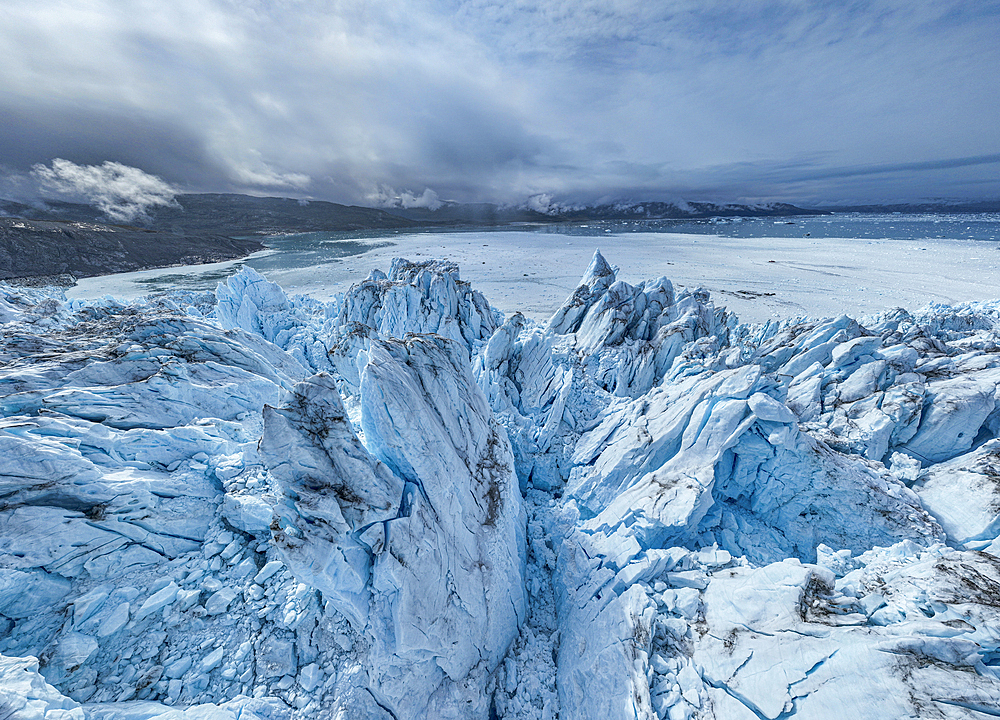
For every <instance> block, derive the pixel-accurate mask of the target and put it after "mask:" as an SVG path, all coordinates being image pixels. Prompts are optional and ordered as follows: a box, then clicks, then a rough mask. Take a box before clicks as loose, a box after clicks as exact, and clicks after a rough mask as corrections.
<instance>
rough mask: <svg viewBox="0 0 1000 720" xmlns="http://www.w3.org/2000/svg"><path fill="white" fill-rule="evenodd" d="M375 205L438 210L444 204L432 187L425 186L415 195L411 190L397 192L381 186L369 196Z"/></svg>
mask: <svg viewBox="0 0 1000 720" xmlns="http://www.w3.org/2000/svg"><path fill="white" fill-rule="evenodd" d="M368 200H370V201H371V202H372V203H373V204H374V205H377V206H379V207H385V208H403V209H406V210H409V209H410V208H427V209H428V210H437V209H438V208H439V207H441V206H442V205H444V203H443V202H441V199H440V198H439V197H438V194H437V193H436V192H434V191H433V190H431V189H430V188H424V191H423V193H421V194H420V195H415V194H413V193H412V192H410V191H409V190H403V191H402V192H396V191H395V190H393V189H392V188H390V187H385V186H381V185H380V186H379V187H378V188H377V189H376V190H375V192H374V193H372V194H371V195H369V196H368Z"/></svg>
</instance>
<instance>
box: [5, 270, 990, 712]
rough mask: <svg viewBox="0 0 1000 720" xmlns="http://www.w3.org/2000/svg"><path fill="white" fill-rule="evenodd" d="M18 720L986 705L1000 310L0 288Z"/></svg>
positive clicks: (613, 284)
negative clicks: (544, 305)
mask: <svg viewBox="0 0 1000 720" xmlns="http://www.w3.org/2000/svg"><path fill="white" fill-rule="evenodd" d="M0 323H2V325H0V330H2V333H3V335H2V337H3V344H2V346H0V361H2V365H0V390H2V391H0V409H2V417H0V708H2V709H3V710H5V711H7V712H8V713H9V714H11V716H12V717H18V718H57V717H58V718H80V719H83V718H122V717H124V718H136V719H146V718H149V719H152V718H158V719H160V720H171V719H173V718H177V719H178V720H180V719H181V718H195V717H197V718H209V719H211V720H215V719H216V718H218V719H220V720H222V719H226V720H229V719H232V720H236V718H244V719H246V718H260V719H261V720H271V719H274V718H325V717H343V718H370V719H372V720H376V719H377V720H387V719H389V718H393V719H395V720H402V719H403V718H407V719H410V718H413V719H416V718H483V719H484V720H485V719H486V718H509V719H511V720H513V719H515V718H516V719H519V720H520V719H525V720H526V719H528V718H555V717H557V716H558V717H564V718H574V719H576V718H581V719H587V718H594V719H595V720H619V719H624V718H642V719H643V720H646V719H651V718H658V719H660V720H662V719H664V718H669V719H670V720H688V719H689V718H719V719H720V720H722V719H742V718H747V719H749V720H753V719H759V718H768V719H777V718H791V717H801V718H828V717H838V718H840V717H859V718H886V717H894V718H895V717H898V718H905V717H912V718H924V717H946V718H959V717H968V718H978V717H984V716H993V715H996V714H997V710H996V709H997V708H998V707H1000V634H998V631H997V628H998V627H1000V509H998V508H1000V438H998V436H1000V326H998V323H1000V303H976V304H968V305H963V306H957V307H945V306H938V305H932V306H928V307H927V308H925V309H923V310H921V311H919V312H916V313H912V314H911V313H907V312H905V311H902V310H894V311H890V312H886V313H884V314H882V315H879V316H877V317H871V318H858V319H852V318H848V317H840V318H833V319H820V320H789V321H784V322H781V323H769V324H766V325H763V326H752V325H740V324H739V323H738V321H737V319H736V318H735V317H733V316H732V315H730V314H729V313H727V312H726V310H725V309H723V308H717V307H715V306H714V304H713V303H712V301H711V298H710V297H709V295H708V293H707V292H705V291H704V290H700V289H696V290H694V291H689V290H682V291H679V292H678V291H677V290H675V289H674V287H673V286H672V285H671V283H670V282H669V281H668V280H667V279H666V278H659V279H656V280H652V281H648V282H645V283H641V284H639V285H630V284H628V283H625V282H622V281H620V280H618V278H617V273H616V270H615V269H614V268H613V267H612V266H611V265H610V264H609V263H608V262H607V261H606V260H605V259H604V258H603V257H602V256H601V255H600V254H599V253H597V254H595V256H594V258H593V261H592V263H591V264H590V267H589V268H588V269H587V271H586V273H585V274H584V277H583V279H582V280H581V283H580V286H579V287H578V288H577V289H576V290H575V291H574V292H573V293H572V295H571V296H570V297H569V298H568V299H567V300H566V302H565V303H564V304H563V305H562V306H561V307H560V308H559V310H558V311H557V312H556V313H555V314H554V315H553V317H552V318H551V320H550V321H549V322H548V323H547V324H545V325H538V324H535V323H533V322H531V321H529V320H526V319H525V318H524V317H523V316H521V315H520V314H515V315H513V316H511V317H509V318H504V317H503V316H502V315H501V314H500V313H499V312H497V311H495V310H494V309H492V308H491V307H490V305H489V303H488V302H487V300H486V299H485V298H484V297H483V296H482V295H481V294H480V293H478V292H476V291H475V290H473V289H472V288H471V287H469V285H468V284H467V283H465V282H463V281H462V280H461V278H460V275H459V270H458V268H457V267H456V266H455V265H453V264H451V263H448V262H440V261H429V262H423V263H411V262H408V261H405V260H396V261H394V262H393V264H392V267H391V268H390V269H389V272H388V273H381V272H379V271H373V272H372V274H371V275H370V276H369V277H368V278H367V279H365V280H364V281H362V282H361V283H358V284H357V285H355V286H354V287H353V288H351V290H349V291H348V292H347V293H345V294H344V295H342V296H339V297H338V298H336V299H335V300H333V301H331V302H329V303H320V302H317V301H315V300H312V299H310V298H304V297H289V296H288V295H286V294H285V292H284V291H283V290H282V289H281V288H280V287H279V286H277V285H275V284H273V283H270V282H268V281H267V280H266V279H265V278H263V277H261V276H260V275H259V274H257V273H255V272H253V271H251V270H243V271H241V272H240V273H239V274H237V275H235V276H234V277H232V278H230V280H229V281H228V282H227V283H226V284H224V285H221V286H220V287H219V289H218V291H217V292H216V293H215V294H214V295H213V294H206V293H202V294H198V293H190V292H174V293H168V294H165V295H161V296H155V297H150V298H146V299H141V300H137V301H135V302H132V303H120V302H117V301H114V300H111V299H104V300H99V301H78V300H77V301H66V300H65V299H64V298H63V297H62V296H60V295H58V294H53V293H50V292H47V291H37V290H22V289H14V288H8V287H2V286H0Z"/></svg>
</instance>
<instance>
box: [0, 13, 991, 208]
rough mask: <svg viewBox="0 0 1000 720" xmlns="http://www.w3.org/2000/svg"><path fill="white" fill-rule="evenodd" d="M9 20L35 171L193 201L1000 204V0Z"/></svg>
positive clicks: (1, 51) (1, 158)
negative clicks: (150, 177) (78, 170)
mask: <svg viewBox="0 0 1000 720" xmlns="http://www.w3.org/2000/svg"><path fill="white" fill-rule="evenodd" d="M4 12H5V16H6V17H5V22H4V23H2V24H0V63H2V65H3V67H4V72H3V73H2V74H0V113H2V115H0V117H2V120H3V124H2V128H0V165H2V166H5V167H7V168H9V169H11V170H12V171H15V172H21V173H27V172H28V171H29V169H30V166H31V165H32V164H35V163H39V162H41V163H49V162H51V160H52V159H53V158H57V157H58V158H65V159H67V160H70V161H73V162H75V163H78V164H84V165H100V164H101V163H103V162H105V161H113V162H120V163H123V164H126V165H130V166H133V167H137V168H140V169H142V170H144V171H146V172H148V173H153V174H155V175H158V176H160V177H162V178H163V179H164V180H165V181H167V182H169V183H170V184H172V185H173V186H176V187H180V188H182V189H187V190H235V191H250V192H258V193H269V194H286V195H299V196H312V197H324V198H329V199H336V200H341V201H351V202H390V203H391V202H407V203H409V202H435V201H436V200H435V198H440V199H458V200H496V201H507V202H518V201H523V200H524V199H526V198H528V197H530V196H540V195H548V196H550V197H552V198H555V199H556V200H560V201H565V202H574V201H578V200H593V199H609V198H633V199H656V198H660V197H688V198H692V199H693V198H701V197H708V196H715V198H716V199H768V198H774V199H784V200H793V201H794V200H796V199H799V200H803V201H805V200H808V201H811V202H819V201H838V200H847V199H850V200H855V199H864V200H882V199H885V200H890V199H891V200H896V199H901V198H904V197H913V198H918V197H927V196H933V197H939V196H949V195H955V196H976V197H986V196H997V195H1000V187H998V182H997V164H996V162H995V161H993V160H989V158H991V157H995V156H996V154H997V153H1000V127H998V123H997V122H996V117H997V110H998V108H997V100H996V98H997V97H1000V72H997V68H1000V43H997V42H996V38H997V37H998V36H1000V3H997V2H994V1H992V0H988V1H986V2H977V3H969V2H965V1H964V0H943V1H938V2H929V1H928V2H902V1H899V0H871V1H868V2H860V1H858V2H839V3H832V2H828V3H824V2H811V1H809V0H761V2H755V3H743V2H729V1H727V2H723V1H721V0H698V1H695V0H665V1H664V2H658V3H649V2H644V1H640V0H552V1H551V2H546V3H537V2H529V1H528V0H504V2H499V1H498V0H410V1H409V2H406V3H401V2H383V3H372V2H370V1H369V0H256V1H253V0H249V1H248V0H240V1H237V0H175V1H174V2H171V3H162V2H152V1H151V0H89V1H88V2H83V0H55V1H54V2H46V3H38V2H37V1H35V0H7V2H5V9H4ZM975 158H980V159H981V160H982V159H983V158H986V159H985V160H982V161H976V162H970V161H968V160H969V159H975ZM862 196H863V197H862ZM421 198H423V200H420V199H421Z"/></svg>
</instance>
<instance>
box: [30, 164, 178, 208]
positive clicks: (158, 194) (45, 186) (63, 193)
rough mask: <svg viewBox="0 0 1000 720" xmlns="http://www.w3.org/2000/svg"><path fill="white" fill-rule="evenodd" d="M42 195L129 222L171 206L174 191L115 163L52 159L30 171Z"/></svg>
mask: <svg viewBox="0 0 1000 720" xmlns="http://www.w3.org/2000/svg"><path fill="white" fill-rule="evenodd" d="M31 175H32V177H33V178H34V179H35V180H36V181H37V182H38V184H39V186H40V188H41V190H42V191H43V192H45V193H51V194H55V195H57V196H59V197H62V198H64V199H68V200H76V201H81V200H82V201H84V202H86V203H88V204H90V205H94V206H95V207H97V208H98V209H99V210H100V211H101V212H103V213H104V214H105V215H107V216H108V217H109V218H110V219H112V220H117V221H119V222H129V221H131V220H134V219H136V218H137V217H140V216H143V215H145V214H146V211H147V210H149V208H151V207H156V206H166V205H175V204H176V203H175V202H174V197H175V196H176V195H177V192H178V191H177V189H176V188H174V187H173V186H171V185H170V184H169V183H166V182H164V181H163V180H162V179H160V178H158V177H156V176H155V175H150V174H149V173H146V172H143V171H142V170H140V169H139V168H134V167H129V166H128V165H123V164H122V163H118V162H110V161H107V162H104V163H102V164H101V165H77V164H76V163H74V162H70V161H69V160H63V159H62V158H56V159H54V160H53V161H52V164H51V166H49V165H43V164H41V163H39V164H37V165H35V166H33V167H32V168H31Z"/></svg>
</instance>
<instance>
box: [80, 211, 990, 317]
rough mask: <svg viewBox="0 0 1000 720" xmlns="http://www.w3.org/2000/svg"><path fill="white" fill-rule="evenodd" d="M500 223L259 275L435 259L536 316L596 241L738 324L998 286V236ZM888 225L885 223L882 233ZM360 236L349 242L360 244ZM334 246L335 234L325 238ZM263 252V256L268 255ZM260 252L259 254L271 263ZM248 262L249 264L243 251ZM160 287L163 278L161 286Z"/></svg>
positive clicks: (326, 282)
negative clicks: (573, 231) (749, 234)
mask: <svg viewBox="0 0 1000 720" xmlns="http://www.w3.org/2000/svg"><path fill="white" fill-rule="evenodd" d="M591 230H593V231H594V232H595V233H597V234H598V236H597V237H595V236H594V235H570V234H564V233H561V232H529V231H497V232H462V233H445V234H439V233H421V234H410V235H396V236H392V237H389V238H380V239H379V242H377V243H374V242H373V243H372V244H371V245H369V249H368V250H366V251H365V252H364V253H362V254H360V255H349V256H346V257H339V258H336V259H335V260H332V261H328V262H323V261H322V260H321V258H320V257H317V253H315V252H313V253H310V257H317V260H316V261H315V262H310V263H309V264H308V266H307V267H295V268H286V267H280V268H275V269H274V270H269V271H266V274H267V276H268V278H269V279H270V280H272V281H274V282H277V283H279V284H280V285H281V286H282V287H283V288H284V289H285V290H286V291H287V292H289V293H301V294H307V295H310V296H312V297H315V298H317V299H320V300H324V301H327V300H330V299H332V298H333V297H334V296H335V295H337V294H339V293H344V292H346V291H347V290H348V289H349V288H350V287H351V285H353V284H354V283H356V282H358V281H359V280H360V279H361V278H364V277H365V276H366V275H368V272H369V271H370V270H371V269H372V268H376V267H377V268H382V269H383V270H386V269H388V267H389V265H390V263H391V261H392V258H394V257H396V256H400V255H401V256H404V257H407V258H409V259H411V260H426V259H429V258H443V259H448V260H451V261H452V262H455V263H457V264H458V265H459V266H460V267H461V268H462V277H463V278H464V279H465V280H466V281H467V282H471V283H472V285H473V287H475V288H476V289H477V290H479V291H480V292H482V293H484V294H485V295H486V297H488V298H489V299H490V303H491V304H492V305H493V307H496V308H499V309H500V310H501V311H503V312H504V313H505V314H507V315H513V314H514V313H515V312H520V313H522V314H524V315H525V317H528V318H530V319H532V320H535V321H537V322H539V323H542V324H544V323H545V322H547V321H548V319H549V318H550V317H551V315H552V313H553V312H555V311H556V309H557V308H558V307H559V306H560V305H561V304H562V301H563V300H564V299H565V298H566V296H567V295H569V294H570V293H571V292H573V290H574V288H576V286H577V283H578V282H579V280H580V271H581V270H582V266H581V263H583V262H584V261H583V260H582V258H585V257H590V255H592V254H593V252H594V248H595V247H599V248H600V249H601V250H602V252H604V254H605V255H606V256H607V257H608V258H609V259H611V260H612V261H613V262H614V263H615V264H616V265H617V266H619V268H620V270H619V273H618V277H619V279H621V280H625V281H627V282H629V283H633V284H637V283H640V282H642V281H644V280H647V279H651V278H656V277H659V276H661V275H662V276H665V277H667V278H669V279H670V280H671V281H672V282H673V284H674V286H675V287H676V288H678V289H683V288H686V289H689V290H694V289H696V288H699V287H703V288H705V289H707V290H708V291H709V292H710V293H711V294H712V297H713V298H715V300H716V302H717V303H718V304H719V305H724V306H726V307H727V308H728V309H729V310H730V311H732V312H735V313H736V314H737V315H738V316H739V317H740V319H741V320H742V321H743V322H765V321H767V320H772V319H782V318H789V317H796V316H799V315H804V316H809V317H827V316H836V315H840V314H843V313H847V314H848V315H851V316H852V317H858V316H860V315H865V314H868V313H874V312H881V311H883V310H885V309H887V308H891V307H895V306H899V307H904V308H907V309H908V310H911V311H912V310H915V309H917V308H919V307H922V306H923V305H925V304H926V303H928V302H932V301H933V302H942V303H956V302H962V301H969V300H992V299H994V298H996V297H997V296H998V295H1000V254H998V253H997V251H996V250H995V249H994V248H995V247H996V245H995V243H991V242H981V241H977V240H972V239H965V235H955V237H952V238H937V237H926V238H920V239H912V240H911V239H897V238H892V237H885V238H872V239H858V238H855V237H841V238H836V237H823V238H820V237H797V238H788V237H759V238H732V237H723V236H720V235H694V234H683V233H672V232H671V233H663V232H658V233H650V232H635V233H632V232H629V233H620V234H616V233H612V232H603V231H601V230H600V228H598V227H597V226H594V227H593V228H591ZM890 232H891V231H890ZM360 242H361V241H358V242H356V243H355V245H357V244H360ZM331 244H332V245H336V243H331ZM268 256H270V257H268ZM274 256H275V251H271V250H265V251H262V252H261V253H260V254H259V256H253V257H261V258H266V260H263V261H262V262H266V263H267V264H271V262H273V261H276V260H277V258H276V257H274ZM250 262H251V264H254V261H253V258H251V261H250ZM238 263H239V261H237V262H230V263H217V264H215V265H210V266H193V267H188V268H165V269H162V270H145V271H142V272H137V273H125V274H121V275H111V276H104V277H95V278H85V279H83V280H80V281H79V284H78V285H77V286H76V287H74V288H70V289H69V290H68V291H67V293H68V294H69V296H70V297H77V298H92V297H101V296H103V295H112V296H113V297H118V298H135V297H138V296H140V295H144V294H146V293H148V292H149V288H150V283H155V281H156V279H157V278H165V280H166V281H168V282H174V281H178V282H181V283H182V284H183V282H184V281H186V280H190V281H196V280H197V279H198V278H205V280H201V281H199V282H200V283H202V285H203V286H204V287H206V288H207V287H214V286H215V282H216V280H215V279H212V278H217V277H218V276H219V275H220V274H223V275H224V274H227V273H229V272H232V270H231V268H232V267H233V266H234V265H236V264H238ZM168 286H169V285H168Z"/></svg>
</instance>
